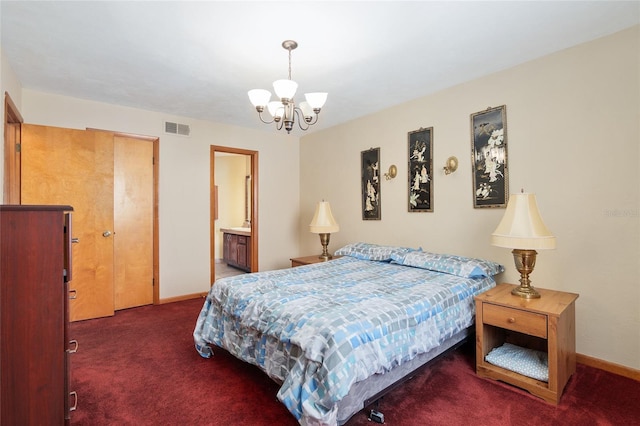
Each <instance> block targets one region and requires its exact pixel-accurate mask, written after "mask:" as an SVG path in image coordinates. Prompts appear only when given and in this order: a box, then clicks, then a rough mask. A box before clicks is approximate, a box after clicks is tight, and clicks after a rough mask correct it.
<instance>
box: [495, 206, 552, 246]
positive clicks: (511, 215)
mask: <svg viewBox="0 0 640 426" xmlns="http://www.w3.org/2000/svg"><path fill="white" fill-rule="evenodd" d="M491 244H492V245H494V246H498V247H506V248H512V249H525V250H529V249H530V250H547V249H555V248H556V237H554V236H553V235H552V234H551V231H549V229H548V228H547V227H546V225H545V224H544V222H543V221H542V217H541V216H540V212H539V211H538V204H537V202H536V196H535V194H527V193H520V194H512V195H511V196H510V197H509V203H508V204H507V209H506V211H505V213H504V216H503V218H502V221H501V222H500V224H499V225H498V227H497V228H496V230H495V231H493V234H492V235H491Z"/></svg>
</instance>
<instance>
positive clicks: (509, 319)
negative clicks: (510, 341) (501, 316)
mask: <svg viewBox="0 0 640 426" xmlns="http://www.w3.org/2000/svg"><path fill="white" fill-rule="evenodd" d="M507 321H508V322H509V324H513V323H514V322H516V319H515V318H514V317H509V318H507Z"/></svg>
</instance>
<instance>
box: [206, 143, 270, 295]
mask: <svg viewBox="0 0 640 426" xmlns="http://www.w3.org/2000/svg"><path fill="white" fill-rule="evenodd" d="M229 157H235V159H236V160H238V161H239V162H240V163H241V164H246V167H244V168H242V169H241V170H240V171H237V172H235V173H236V174H239V175H240V177H239V180H236V183H237V185H236V186H235V187H234V188H229V183H228V182H227V181H226V179H225V176H223V175H221V174H220V173H216V170H217V169H220V170H219V171H222V169H223V168H226V165H225V163H226V162H227V159H229ZM216 164H217V165H218V167H217V168H216ZM210 169H211V176H210V194H211V209H210V245H211V250H210V263H211V268H210V269H211V277H210V282H211V285H213V283H214V282H215V280H216V276H217V275H219V274H216V269H222V268H223V267H225V266H226V265H225V264H223V263H220V259H222V258H223V257H224V256H223V253H224V242H223V233H222V232H221V231H220V229H221V228H222V229H226V228H232V227H233V228H248V229H249V233H248V234H249V239H250V246H249V247H248V253H247V256H248V260H249V262H248V266H249V268H248V269H249V271H250V272H256V271H258V151H251V150H246V149H239V148H231V147H225V146H211V149H210ZM216 176H218V177H217V178H216ZM229 192H234V193H235V197H234V198H233V199H235V200H236V201H233V203H234V206H233V209H234V210H236V211H240V212H241V216H238V214H240V213H238V214H236V216H235V219H231V221H229V220H228V219H227V222H226V223H225V222H224V221H225V213H227V212H228V209H230V207H229V205H228V204H226V203H225V202H226V201H227V200H230V199H232V198H231V197H229V196H228V195H229ZM227 202H228V201H227ZM236 222H237V223H236ZM224 235H227V234H224Z"/></svg>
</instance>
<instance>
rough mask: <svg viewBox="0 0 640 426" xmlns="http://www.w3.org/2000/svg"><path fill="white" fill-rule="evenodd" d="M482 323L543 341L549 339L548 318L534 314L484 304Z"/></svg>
mask: <svg viewBox="0 0 640 426" xmlns="http://www.w3.org/2000/svg"><path fill="white" fill-rule="evenodd" d="M482 322H483V323H484V324H490V325H494V326H496V327H500V328H506V329H507V330H513V331H517V332H519V333H524V334H528V335H531V336H537V337H541V338H543V339H546V338H547V316H546V315H542V314H536V313H534V312H528V311H522V310H520V309H512V308H507V307H504V306H498V305H492V304H490V303H483V304H482Z"/></svg>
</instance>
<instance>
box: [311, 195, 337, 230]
mask: <svg viewBox="0 0 640 426" xmlns="http://www.w3.org/2000/svg"><path fill="white" fill-rule="evenodd" d="M339 230H340V226H338V223H337V222H336V220H335V219H334V218H333V215H332V214H331V206H330V205H329V202H328V201H321V202H319V203H318V205H317V206H316V213H315V214H314V215H313V219H312V220H311V223H310V224H309V231H311V232H312V233H314V234H330V233H332V232H338V231H339Z"/></svg>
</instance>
